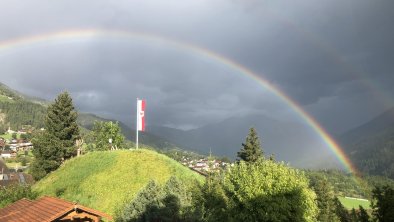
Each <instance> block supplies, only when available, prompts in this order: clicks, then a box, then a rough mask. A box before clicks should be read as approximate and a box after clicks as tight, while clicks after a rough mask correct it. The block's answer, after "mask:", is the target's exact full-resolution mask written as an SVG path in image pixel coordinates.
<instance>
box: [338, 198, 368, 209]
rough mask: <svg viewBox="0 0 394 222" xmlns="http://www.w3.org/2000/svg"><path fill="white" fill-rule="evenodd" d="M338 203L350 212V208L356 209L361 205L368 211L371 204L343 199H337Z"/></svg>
mask: <svg viewBox="0 0 394 222" xmlns="http://www.w3.org/2000/svg"><path fill="white" fill-rule="evenodd" d="M338 199H339V201H341V203H342V205H343V206H344V207H346V209H348V210H351V209H352V208H354V209H358V208H359V206H360V205H361V206H362V207H363V208H364V209H370V208H371V206H370V204H371V202H370V201H368V200H360V199H350V198H345V197H338Z"/></svg>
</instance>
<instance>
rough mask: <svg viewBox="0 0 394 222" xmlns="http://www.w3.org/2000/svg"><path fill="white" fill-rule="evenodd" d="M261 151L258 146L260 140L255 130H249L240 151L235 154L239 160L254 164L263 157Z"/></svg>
mask: <svg viewBox="0 0 394 222" xmlns="http://www.w3.org/2000/svg"><path fill="white" fill-rule="evenodd" d="M263 154H264V153H263V150H262V148H261V145H260V139H259V137H258V135H257V132H256V130H255V128H253V127H252V128H250V130H249V134H248V136H247V137H246V140H245V143H242V148H241V150H240V151H239V152H238V153H237V156H238V157H239V158H240V160H243V161H245V162H256V161H257V160H258V159H259V158H262V157H263Z"/></svg>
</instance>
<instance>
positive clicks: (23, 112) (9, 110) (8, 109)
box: [0, 100, 46, 131]
mask: <svg viewBox="0 0 394 222" xmlns="http://www.w3.org/2000/svg"><path fill="white" fill-rule="evenodd" d="M0 113H1V114H3V115H5V118H4V120H3V121H2V122H1V123H0V131H4V130H6V129H8V127H11V129H14V130H16V129H21V127H22V126H24V125H30V126H32V127H35V128H41V127H44V116H45V114H46V109H45V107H43V106H42V105H40V104H36V103H32V102H28V101H24V100H17V101H14V102H12V103H10V102H0Z"/></svg>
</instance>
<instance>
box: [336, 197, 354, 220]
mask: <svg viewBox="0 0 394 222" xmlns="http://www.w3.org/2000/svg"><path fill="white" fill-rule="evenodd" d="M334 204H335V213H336V214H337V216H338V218H339V220H340V221H341V222H351V218H350V215H349V212H348V210H347V209H346V208H345V207H344V206H343V205H342V203H341V201H339V199H338V198H337V197H335V198H334Z"/></svg>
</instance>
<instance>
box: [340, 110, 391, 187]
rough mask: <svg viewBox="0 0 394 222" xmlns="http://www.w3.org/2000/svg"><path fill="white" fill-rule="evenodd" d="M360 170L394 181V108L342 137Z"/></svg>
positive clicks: (343, 144)
mask: <svg viewBox="0 0 394 222" xmlns="http://www.w3.org/2000/svg"><path fill="white" fill-rule="evenodd" d="M340 141H341V144H342V146H343V147H344V149H345V150H346V152H347V153H348V155H349V157H350V158H351V160H352V161H353V163H354V164H355V165H356V167H358V168H359V170H361V171H363V172H365V173H369V174H373V175H383V176H387V177H390V178H392V179H394V161H393V160H394V108H392V109H390V110H387V111H386V112H384V113H382V114H381V115H379V116H377V117H376V118H374V119H372V120H371V121H369V122H367V123H366V124H364V125H362V126H359V127H357V128H355V129H352V130H350V131H348V132H346V133H345V134H343V135H342V136H341V137H340Z"/></svg>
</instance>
